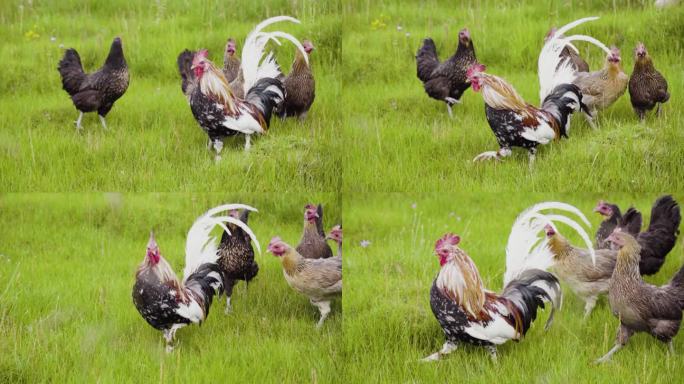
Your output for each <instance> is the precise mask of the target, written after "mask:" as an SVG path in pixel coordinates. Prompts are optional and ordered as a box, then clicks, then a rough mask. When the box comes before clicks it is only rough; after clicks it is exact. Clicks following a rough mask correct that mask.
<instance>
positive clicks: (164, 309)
mask: <svg viewBox="0 0 684 384" xmlns="http://www.w3.org/2000/svg"><path fill="white" fill-rule="evenodd" d="M240 208H241V209H250V210H254V208H252V207H249V206H246V205H242V204H228V205H221V206H218V207H215V208H212V209H210V210H209V211H207V212H206V213H205V214H204V215H202V216H200V217H199V218H198V219H197V220H196V221H195V223H194V224H193V225H192V227H191V228H190V231H188V236H187V239H186V243H185V270H184V274H183V276H184V277H183V280H182V281H180V280H178V278H177V277H176V274H175V272H174V271H173V269H172V268H171V266H170V265H169V263H168V262H167V261H166V259H164V257H162V255H161V252H160V250H159V246H158V245H157V242H156V240H155V238H154V235H153V234H150V240H149V242H148V244H147V253H146V255H145V258H144V259H143V262H142V263H141V264H140V266H139V267H138V270H137V272H136V274H135V285H134V286H133V304H134V305H135V307H136V309H137V310H138V312H139V313H140V315H141V316H142V317H143V319H145V321H147V322H148V323H149V324H150V325H151V326H152V327H154V328H155V329H158V330H160V331H162V332H163V333H164V339H165V340H166V351H167V352H171V351H172V350H173V341H174V337H175V334H176V331H177V330H178V329H180V328H183V327H185V326H187V325H188V324H201V323H202V322H203V321H204V320H206V318H207V316H208V315H209V308H210V307H211V302H212V300H213V298H214V295H216V294H218V293H220V292H221V290H222V289H223V280H222V278H221V272H220V270H219V266H218V265H217V247H216V244H215V242H216V239H215V237H214V236H212V235H211V231H212V230H213V229H214V228H215V227H216V226H221V227H223V229H224V230H228V229H227V228H226V226H225V225H224V223H231V224H233V225H237V226H238V227H241V228H243V227H245V225H244V224H243V223H242V222H241V221H240V220H237V219H235V218H233V217H231V216H215V215H217V214H219V213H221V212H224V211H226V210H230V209H240Z"/></svg>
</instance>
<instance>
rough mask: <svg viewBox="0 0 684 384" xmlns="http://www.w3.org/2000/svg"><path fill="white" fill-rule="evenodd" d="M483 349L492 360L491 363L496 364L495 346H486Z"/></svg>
mask: <svg viewBox="0 0 684 384" xmlns="http://www.w3.org/2000/svg"><path fill="white" fill-rule="evenodd" d="M485 348H487V351H488V352H489V357H490V358H491V359H492V361H493V362H496V359H497V354H496V346H494V345H488V346H486V347H485Z"/></svg>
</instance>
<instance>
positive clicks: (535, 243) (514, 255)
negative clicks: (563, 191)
mask: <svg viewBox="0 0 684 384" xmlns="http://www.w3.org/2000/svg"><path fill="white" fill-rule="evenodd" d="M549 209H556V210H561V211H566V212H570V213H573V214H574V215H576V216H578V217H579V218H580V219H581V220H582V221H583V222H584V223H585V224H586V225H587V226H589V227H591V224H589V220H587V218H586V216H584V214H583V213H582V212H581V211H580V210H579V209H577V208H575V207H574V206H572V205H570V204H566V203H561V202H544V203H539V204H536V205H533V206H532V207H530V208H528V209H526V210H525V211H523V212H522V213H521V214H520V215H519V216H518V218H517V219H516V220H515V223H513V227H512V228H511V233H510V235H509V236H508V243H507V244H506V272H505V273H504V287H505V286H506V285H507V284H508V283H509V282H511V281H512V280H514V279H515V278H517V277H518V276H520V274H521V273H523V272H524V271H526V270H528V269H532V268H536V269H541V270H544V271H546V270H548V268H550V267H551V266H552V265H553V254H552V253H551V250H550V249H549V246H548V238H547V237H546V236H545V234H544V235H541V236H540V233H543V232H544V227H545V226H546V225H547V224H550V225H551V226H552V227H553V228H554V229H556V227H555V225H554V222H561V223H564V224H567V225H568V226H570V227H571V228H573V229H574V230H575V231H577V232H578V233H579V234H580V236H581V237H582V239H584V240H585V242H586V241H587V240H588V239H589V237H588V236H589V235H588V234H587V233H586V231H585V230H584V228H583V227H582V225H580V224H579V223H577V222H576V221H574V220H572V219H570V218H568V217H567V216H563V215H559V214H544V213H542V212H541V211H544V210H549ZM588 249H589V251H590V253H591V255H592V260H593V259H595V257H596V256H595V254H594V249H593V247H592V246H591V241H589V242H588Z"/></svg>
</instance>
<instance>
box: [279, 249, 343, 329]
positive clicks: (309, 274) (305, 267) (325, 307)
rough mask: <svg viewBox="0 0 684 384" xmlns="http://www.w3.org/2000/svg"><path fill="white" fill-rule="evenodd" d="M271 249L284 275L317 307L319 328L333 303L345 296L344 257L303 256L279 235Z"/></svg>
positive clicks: (317, 325) (291, 285) (288, 281)
mask: <svg viewBox="0 0 684 384" xmlns="http://www.w3.org/2000/svg"><path fill="white" fill-rule="evenodd" d="M268 251H269V252H271V253H272V254H273V255H274V256H276V257H278V258H280V260H281V262H282V265H283V275H284V276H285V280H286V281H287V283H288V284H289V285H290V287H292V288H293V289H294V290H295V291H297V292H299V293H301V294H303V295H305V296H306V297H308V298H309V301H310V302H311V304H313V305H315V306H316V307H317V308H318V310H319V312H320V314H321V318H320V320H318V323H317V324H316V328H320V327H322V326H323V322H324V321H325V319H326V318H327V317H328V315H329V314H330V302H331V301H332V300H333V299H334V298H336V297H340V296H342V258H340V257H331V258H329V259H307V258H304V257H303V256H302V255H300V254H299V252H297V250H295V249H294V248H292V247H291V246H289V245H288V244H287V243H285V242H283V241H282V240H281V239H280V237H274V238H273V239H271V242H270V243H269V244H268Z"/></svg>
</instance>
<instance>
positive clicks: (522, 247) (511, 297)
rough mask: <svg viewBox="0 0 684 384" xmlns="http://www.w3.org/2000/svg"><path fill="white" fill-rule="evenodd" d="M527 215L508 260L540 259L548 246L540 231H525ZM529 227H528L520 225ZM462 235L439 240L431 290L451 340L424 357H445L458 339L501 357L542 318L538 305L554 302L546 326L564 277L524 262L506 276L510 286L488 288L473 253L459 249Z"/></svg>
mask: <svg viewBox="0 0 684 384" xmlns="http://www.w3.org/2000/svg"><path fill="white" fill-rule="evenodd" d="M525 215H526V214H523V215H521V217H520V218H518V220H516V222H515V224H514V225H513V229H512V231H511V236H510V238H509V241H508V246H507V247H506V260H507V263H508V261H509V259H511V258H513V257H520V256H522V257H523V258H536V257H537V256H536V254H537V253H543V252H546V250H545V245H544V244H540V245H539V246H536V247H535V246H534V243H535V242H536V240H538V239H537V237H536V233H533V232H530V231H525V230H524V228H526V227H527V225H528V222H527V217H526V216H525ZM520 227H524V228H520ZM459 242H460V238H459V237H458V236H456V235H453V234H450V233H448V234H446V235H444V237H442V238H441V239H439V240H437V243H436V244H435V253H436V254H437V256H438V257H439V264H440V266H441V269H440V271H439V274H438V275H437V278H436V279H435V280H434V282H433V283H432V288H431V289H430V307H431V308H432V313H433V314H434V315H435V317H436V318H437V321H439V324H440V325H441V326H442V329H443V330H444V335H445V337H446V342H445V343H444V345H443V346H442V349H440V350H439V351H438V352H435V353H433V354H432V355H430V356H428V357H426V358H424V359H423V361H434V360H439V359H440V358H441V357H442V356H444V355H446V354H449V353H451V352H453V351H454V350H455V349H456V347H457V343H459V342H464V343H469V344H475V345H479V346H484V347H485V348H487V349H488V350H489V352H490V354H491V357H492V359H496V346H497V345H500V344H503V343H505V342H507V341H508V340H514V341H519V340H521V339H522V338H523V336H525V334H526V333H527V331H528V329H529V328H530V326H531V324H532V322H533V321H534V320H535V319H536V317H537V309H538V308H544V303H545V302H551V304H552V310H551V315H550V317H549V319H548V320H547V322H546V328H548V327H549V326H550V325H551V322H552V321H553V311H554V310H555V309H556V308H558V306H559V305H560V299H561V292H560V284H559V282H558V279H557V278H556V277H555V276H554V275H553V274H551V273H549V272H545V271H543V270H541V269H539V268H536V267H535V266H528V265H526V264H524V263H521V264H520V265H518V268H517V269H516V270H515V271H511V273H510V274H509V275H508V276H506V278H505V280H504V290H503V292H502V293H501V294H496V293H494V292H492V291H489V290H487V289H485V287H484V284H483V283H482V279H481V278H480V274H479V272H478V270H477V267H475V264H474V263H473V261H472V260H471V259H470V257H469V256H468V254H466V253H465V251H463V250H462V249H461V248H459V247H458V244H459Z"/></svg>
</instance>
